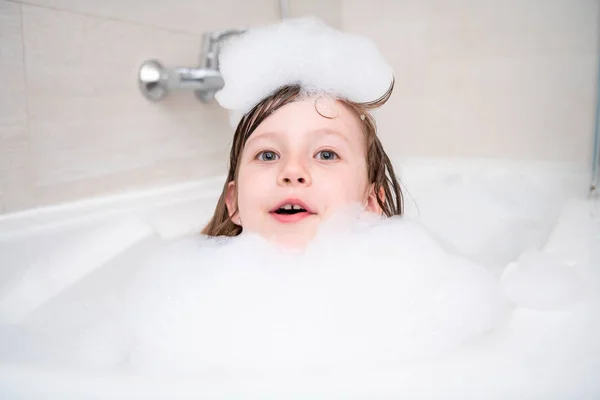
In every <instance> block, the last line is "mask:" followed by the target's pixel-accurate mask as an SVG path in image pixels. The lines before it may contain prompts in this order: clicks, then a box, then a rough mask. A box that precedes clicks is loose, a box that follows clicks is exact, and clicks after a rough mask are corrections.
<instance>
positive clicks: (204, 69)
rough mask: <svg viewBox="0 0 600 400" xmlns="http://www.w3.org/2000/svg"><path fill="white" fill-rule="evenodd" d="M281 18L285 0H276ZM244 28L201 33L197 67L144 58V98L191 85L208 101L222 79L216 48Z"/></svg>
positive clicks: (156, 97)
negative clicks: (178, 65) (171, 65)
mask: <svg viewBox="0 0 600 400" xmlns="http://www.w3.org/2000/svg"><path fill="white" fill-rule="evenodd" d="M279 11H280V13H281V19H283V20H284V19H287V18H289V15H290V6H289V2H288V0H279ZM244 32H246V31H245V30H244V29H231V30H224V31H215V32H209V33H205V34H204V35H203V41H204V49H203V51H202V55H201V57H200V66H199V67H172V68H171V67H164V66H163V65H162V64H161V63H160V62H159V61H158V60H146V61H144V62H143V63H142V65H141V66H140V69H139V71H138V84H139V86H140V90H141V91H142V94H143V95H144V97H145V98H147V99H148V100H151V101H160V100H162V99H164V98H165V97H167V95H168V94H169V92H171V91H173V90H178V89H188V90H189V89H191V90H193V91H194V95H195V96H196V97H197V98H198V99H199V100H200V101H202V102H204V103H208V102H210V101H212V100H213V99H214V98H215V94H216V93H217V92H218V91H219V90H221V89H222V88H223V86H224V85H225V82H223V77H222V76H221V72H220V71H219V52H220V51H221V45H222V44H223V42H224V41H225V40H227V39H228V38H230V37H232V36H237V35H241V34H243V33H244Z"/></svg>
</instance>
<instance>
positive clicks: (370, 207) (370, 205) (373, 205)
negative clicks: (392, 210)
mask: <svg viewBox="0 0 600 400" xmlns="http://www.w3.org/2000/svg"><path fill="white" fill-rule="evenodd" d="M377 197H378V196H377V194H375V184H374V183H372V184H370V185H369V192H368V195H367V201H366V204H365V209H366V210H367V211H369V212H372V213H375V214H379V215H381V214H382V213H383V210H382V209H381V206H380V205H379V202H378V201H377ZM379 198H380V199H381V201H385V190H384V189H383V187H381V188H379Z"/></svg>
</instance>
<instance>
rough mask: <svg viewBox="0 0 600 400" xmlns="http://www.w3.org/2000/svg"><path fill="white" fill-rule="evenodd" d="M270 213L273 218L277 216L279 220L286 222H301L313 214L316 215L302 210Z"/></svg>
mask: <svg viewBox="0 0 600 400" xmlns="http://www.w3.org/2000/svg"><path fill="white" fill-rule="evenodd" d="M269 214H271V215H272V216H273V218H275V219H276V220H277V221H279V222H281V223H284V224H290V223H294V222H299V221H302V220H303V219H304V218H308V217H310V216H311V215H314V214H312V213H309V212H307V211H302V212H299V213H296V214H277V213H276V212H270V213H269Z"/></svg>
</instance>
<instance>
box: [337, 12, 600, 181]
mask: <svg viewBox="0 0 600 400" xmlns="http://www.w3.org/2000/svg"><path fill="white" fill-rule="evenodd" d="M342 15H343V16H342V24H343V27H344V29H345V30H347V31H350V32H355V33H359V34H363V35H366V36H368V37H370V38H372V39H373V40H374V41H375V42H376V43H377V45H378V46H379V48H380V50H381V51H382V52H383V53H384V55H385V56H386V57H387V58H388V59H389V60H390V62H391V63H392V65H393V67H394V70H395V74H396V86H395V92H394V94H393V96H392V98H391V100H390V103H389V105H386V107H385V108H384V109H382V110H381V113H380V119H379V123H380V133H381V135H382V137H383V139H384V143H385V144H386V145H387V146H388V147H389V148H392V149H394V152H396V153H398V154H402V155H406V156H440V157H448V156H453V157H494V158H510V159H533V160H546V161H564V162H567V163H577V164H578V165H579V166H582V168H586V169H587V170H589V169H590V160H591V155H592V137H593V130H594V120H595V117H594V111H595V110H594V107H595V96H596V88H597V84H596V80H597V74H598V56H599V54H600V51H599V49H600V46H599V43H598V38H599V25H600V1H598V0H501V1H500V0H476V1H473V0H451V1H448V0H426V1H413V0H373V1H369V2H368V3H367V2H366V1H363V0H344V2H343V7H342Z"/></svg>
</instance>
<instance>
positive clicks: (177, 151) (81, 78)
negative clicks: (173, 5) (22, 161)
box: [23, 6, 232, 202]
mask: <svg viewBox="0 0 600 400" xmlns="http://www.w3.org/2000/svg"><path fill="white" fill-rule="evenodd" d="M23 21H24V32H25V56H26V57H25V58H26V64H27V66H26V73H27V80H28V97H29V105H30V136H31V151H32V160H33V169H34V174H35V181H36V188H37V190H39V192H40V196H41V199H43V202H54V200H58V199H65V198H68V197H69V196H68V195H65V193H69V190H70V189H69V187H70V185H72V186H73V187H74V188H75V189H73V194H74V195H75V196H76V197H77V198H79V197H84V196H89V195H97V194H99V193H108V192H110V193H112V192H115V191H119V190H120V188H126V187H128V186H135V187H147V186H154V185H155V184H157V183H165V179H164V176H170V177H171V182H176V181H178V180H181V179H185V178H187V177H189V175H190V173H189V172H185V171H181V170H180V169H179V168H178V163H181V164H185V165H189V160H190V159H197V160H198V162H196V163H194V166H195V167H197V168H198V171H197V172H196V173H195V174H192V175H194V176H196V177H199V176H206V175H209V174H212V173H214V170H215V166H214V165H213V164H214V162H213V161H214V160H213V158H214V155H215V154H220V155H222V154H223V152H224V149H225V148H226V147H227V144H228V142H229V141H230V139H231V135H232V132H231V129H230V128H229V125H228V123H227V117H226V114H225V112H224V111H223V110H222V109H221V108H220V107H219V106H218V105H217V104H211V105H205V104H203V103H201V102H199V101H197V100H196V99H195V98H194V97H193V95H192V94H191V93H190V92H186V93H178V94H174V95H172V96H171V97H170V98H168V99H167V100H165V101H164V102H162V103H150V102H148V101H146V100H145V99H144V98H143V97H142V95H141V93H140V92H139V89H138V87H137V81H136V79H137V69H138V67H139V65H140V63H141V62H142V61H143V60H144V59H147V58H157V59H159V60H162V61H163V62H164V63H165V64H167V63H168V64H171V65H195V62H196V58H197V56H198V48H199V45H200V43H201V40H200V37H199V36H197V35H189V34H181V33H174V32H169V31H164V30H159V29H155V28H148V27H143V26H138V25H132V24H128V23H123V22H117V21H108V20H103V19H97V18H93V17H87V16H82V15H78V14H73V13H70V12H62V11H55V10H48V9H44V8H39V7H35V6H23ZM178 160H180V161H178ZM164 168H167V169H168V168H174V171H175V170H177V171H179V173H178V174H179V175H178V176H174V175H177V174H175V173H171V172H170V171H168V170H167V171H165V170H164ZM144 171H146V173H144ZM111 180H112V181H111ZM109 181H111V182H109ZM93 182H109V183H105V184H102V185H99V186H96V187H94V185H93ZM77 188H89V189H90V190H88V191H86V190H81V189H77ZM58 192H62V193H58ZM53 193H54V194H53Z"/></svg>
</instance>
